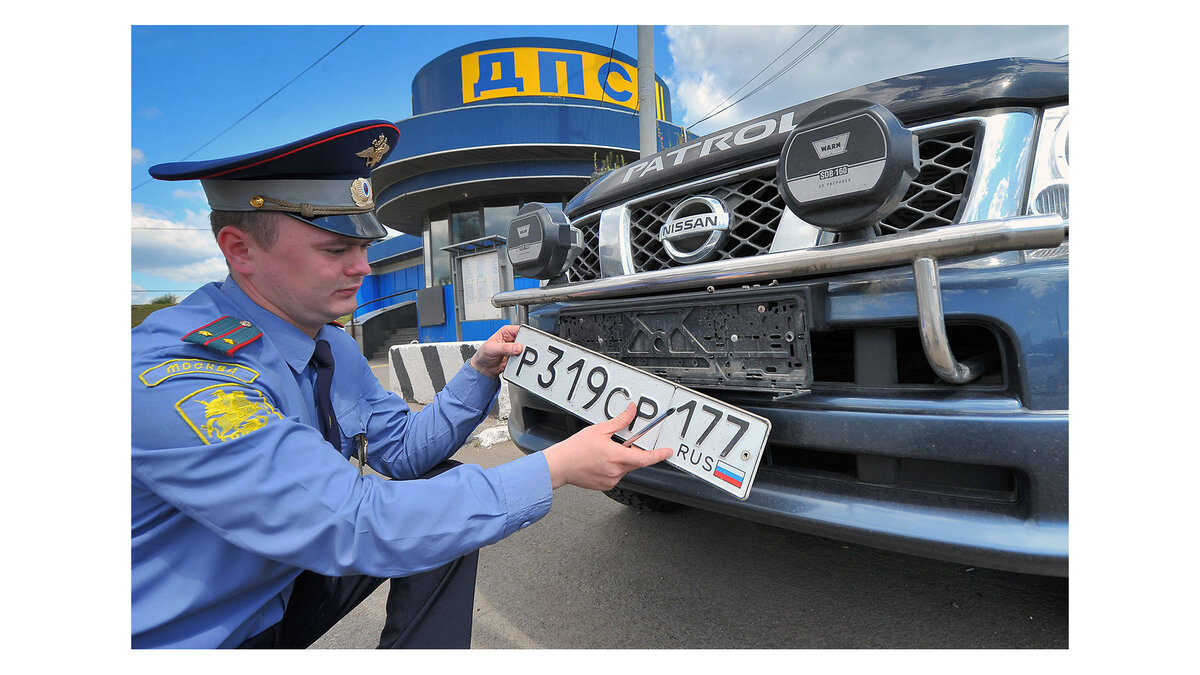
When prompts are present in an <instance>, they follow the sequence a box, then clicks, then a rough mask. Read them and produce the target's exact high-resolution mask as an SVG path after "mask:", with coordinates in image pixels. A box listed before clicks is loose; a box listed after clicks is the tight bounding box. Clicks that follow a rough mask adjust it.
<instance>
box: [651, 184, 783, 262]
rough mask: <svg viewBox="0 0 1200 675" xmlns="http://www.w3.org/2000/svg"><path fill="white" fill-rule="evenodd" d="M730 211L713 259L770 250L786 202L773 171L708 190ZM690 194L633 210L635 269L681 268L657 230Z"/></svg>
mask: <svg viewBox="0 0 1200 675" xmlns="http://www.w3.org/2000/svg"><path fill="white" fill-rule="evenodd" d="M707 194H708V195H709V196H712V197H716V198H717V199H719V200H721V203H722V204H724V205H725V209H726V210H727V211H729V214H730V217H729V236H728V237H726V238H725V242H724V244H722V245H721V248H720V249H718V253H717V256H716V257H714V258H713V259H714V260H724V259H727V258H748V257H750V256H755V255H758V254H760V253H766V252H768V251H770V250H771V242H772V240H774V239H775V229H776V227H777V226H778V224H779V219H780V217H782V216H783V210H784V209H786V208H787V205H786V204H784V203H783V197H781V196H779V190H778V189H777V188H776V187H775V176H774V174H768V175H765V176H756V177H754V178H750V179H744V180H741V181H740V182H737V183H733V184H730V185H721V186H718V187H715V188H713V189H711V190H709V191H708V193H707ZM689 196H690V195H680V196H678V197H675V198H672V199H667V200H663V201H660V202H658V203H655V204H651V205H647V206H636V207H634V208H633V209H631V211H630V214H629V215H630V226H629V229H630V232H629V234H630V237H629V238H630V243H631V246H632V250H631V251H630V253H632V255H633V265H634V268H635V269H637V270H638V271H641V272H648V271H651V270H658V269H663V268H664V267H678V266H679V265H681V264H682V263H679V262H676V261H675V260H674V259H672V258H671V256H669V255H667V252H666V250H665V249H663V247H662V243H661V242H659V240H658V230H659V228H660V227H662V225H663V223H665V222H667V217H668V216H669V215H670V214H671V210H672V209H674V208H675V206H676V205H677V204H679V202H681V201H683V200H684V199H687V198H688V197H689Z"/></svg>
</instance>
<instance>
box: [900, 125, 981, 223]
mask: <svg viewBox="0 0 1200 675" xmlns="http://www.w3.org/2000/svg"><path fill="white" fill-rule="evenodd" d="M918 151H919V152H920V155H921V172H920V173H919V174H917V177H916V178H915V179H913V182H912V184H911V185H909V186H908V192H906V193H905V195H904V201H903V202H901V203H900V206H898V207H896V210H895V211H892V212H891V213H890V214H889V215H888V216H887V217H885V218H884V219H883V220H882V221H880V223H879V225H880V231H881V234H891V233H896V232H907V231H909V230H920V229H925V228H929V227H940V226H942V225H950V224H952V223H954V222H955V221H956V220H957V218H958V212H959V209H960V208H961V207H962V204H963V195H964V194H966V191H967V184H968V183H969V182H970V181H969V178H970V174H969V171H970V169H971V160H972V158H973V157H974V156H975V134H974V133H973V132H969V131H967V132H961V133H958V134H953V135H950V136H940V137H936V138H922V139H921V141H920V146H919V150H918Z"/></svg>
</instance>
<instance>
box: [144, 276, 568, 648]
mask: <svg viewBox="0 0 1200 675" xmlns="http://www.w3.org/2000/svg"><path fill="white" fill-rule="evenodd" d="M223 316H232V317H235V318H237V319H241V320H246V321H249V322H251V323H252V324H253V325H254V326H256V327H257V328H259V329H260V330H261V331H262V336H261V337H260V338H259V339H257V340H255V341H254V342H251V343H249V344H246V345H245V346H243V347H241V348H239V349H238V350H237V351H236V352H235V353H233V354H232V355H229V356H226V355H222V354H220V353H218V352H215V351H212V350H210V349H208V348H206V347H203V346H199V345H195V344H191V343H189V342H184V341H182V340H181V338H182V337H183V336H184V335H187V334H188V333H190V332H191V331H193V330H194V329H196V328H199V327H201V326H204V325H205V324H207V323H209V322H211V321H214V320H215V319H219V318H221V317H223ZM317 339H324V340H327V341H328V342H329V343H330V346H331V347H332V350H333V356H334V361H335V363H336V366H335V371H334V378H333V387H332V399H333V405H334V408H335V411H336V415H337V420H338V424H339V425H340V426H341V430H342V435H343V438H342V448H341V454H340V455H339V453H338V452H337V451H335V450H334V449H333V448H332V447H331V446H330V444H329V443H328V442H327V441H326V440H325V439H324V438H323V437H322V435H321V432H320V431H319V428H320V427H319V423H318V421H317V414H316V406H315V403H314V397H313V382H314V378H315V375H314V372H313V368H312V367H311V366H309V359H310V358H311V356H312V352H313V348H314V345H315V342H314V341H313V339H312V338H310V337H308V336H307V335H305V334H304V333H302V332H301V331H299V330H298V329H296V328H295V327H293V326H291V325H290V324H288V323H287V322H285V321H283V320H282V319H280V318H279V317H277V316H275V315H273V314H271V313H270V312H267V311H266V310H264V309H262V308H261V307H259V306H258V305H256V304H255V303H254V302H253V301H252V300H250V299H249V298H248V297H247V296H246V294H245V293H244V292H243V291H242V290H241V289H240V288H239V287H238V286H237V284H236V283H234V282H233V280H232V279H226V280H225V281H224V282H222V283H213V284H208V285H206V286H204V287H203V288H201V289H200V290H198V291H196V292H195V293H193V294H192V295H191V296H189V297H188V298H187V299H186V300H184V301H183V302H182V303H180V304H179V305H177V306H175V307H172V308H166V309H162V310H159V311H157V312H155V313H154V314H152V315H151V316H150V317H149V318H147V320H146V321H145V322H143V323H142V325H141V326H139V327H138V328H137V329H135V330H134V331H133V384H132V387H133V396H132V410H133V439H132V441H133V453H132V460H131V468H132V481H131V489H132V519H131V547H132V562H133V571H132V598H131V602H132V645H133V647H135V648H138V647H234V646H237V645H239V644H240V643H242V642H243V641H245V640H246V639H247V638H249V637H251V636H253V635H255V634H257V633H259V632H260V631H262V630H264V629H266V628H267V627H269V626H271V625H273V624H274V623H276V622H278V621H279V619H280V618H281V617H282V615H283V610H284V607H285V605H286V604H287V599H288V598H289V596H290V594H291V587H292V583H293V582H294V581H295V579H296V577H297V576H298V575H299V574H300V572H301V571H302V570H305V569H308V570H313V571H315V572H318V573H320V574H325V575H331V576H343V575H350V574H367V575H372V576H378V577H398V576H405V575H409V574H413V573H415V572H420V571H423V570H427V569H432V568H435V567H438V566H441V565H443V564H445V563H447V562H449V561H451V560H453V559H454V558H457V557H459V556H462V555H464V554H466V553H469V552H471V551H473V550H475V549H478V548H480V547H482V546H485V545H487V544H491V543H494V542H496V541H499V540H500V539H503V538H504V537H506V536H508V535H510V534H512V533H513V532H515V531H516V530H518V529H520V528H522V527H524V526H526V525H528V524H530V523H532V522H534V521H536V520H538V519H539V518H541V517H542V516H544V515H545V514H546V512H547V511H548V510H549V508H550V502H551V497H552V490H551V484H550V473H549V469H548V468H547V466H546V462H545V459H544V458H543V457H542V456H541V455H540V454H534V455H528V456H525V457H521V458H520V459H517V460H515V461H512V462H509V463H506V464H503V465H501V466H497V467H494V468H490V469H484V468H482V467H479V466H477V465H470V464H464V465H462V466H459V467H457V468H455V469H453V470H451V471H448V472H445V473H443V474H441V475H439V476H437V477H435V478H432V479H428V480H405V479H413V478H416V477H418V476H420V475H422V474H423V473H425V472H426V471H428V470H429V469H431V468H432V467H434V466H436V465H437V464H438V463H440V462H441V461H442V460H444V459H446V458H447V457H449V456H450V455H451V454H453V453H454V452H455V451H456V450H457V449H458V448H459V447H461V445H462V444H463V442H464V441H465V440H466V439H467V437H468V435H469V434H470V432H471V431H472V430H474V428H475V427H476V426H477V425H478V424H479V422H480V421H482V419H483V417H484V416H485V415H486V414H487V411H488V409H489V408H490V407H491V405H492V402H493V400H494V399H495V396H496V392H497V390H498V388H499V384H498V382H497V381H495V380H493V379H491V378H488V377H486V376H484V375H481V374H479V373H478V372H476V371H475V370H474V369H473V368H472V367H471V366H470V365H469V364H466V365H464V366H463V368H462V370H460V371H459V373H458V374H457V375H456V376H455V377H454V378H453V379H452V380H451V381H450V382H449V383H447V384H446V386H445V388H444V389H443V390H442V391H441V392H440V393H439V394H438V395H437V397H436V399H435V400H434V402H433V403H431V404H429V405H428V406H426V407H425V408H423V409H422V410H421V411H419V412H417V413H413V412H411V411H410V410H409V408H408V406H407V405H406V404H405V403H404V401H403V400H402V399H401V398H400V397H399V396H397V395H396V394H395V393H393V392H389V391H387V390H385V389H383V388H382V387H380V386H379V383H378V381H377V380H376V378H375V377H374V375H373V374H372V373H371V371H370V366H369V365H368V363H367V361H366V359H364V358H363V357H362V355H361V354H360V353H359V352H358V347H357V345H356V343H355V341H354V339H353V338H351V337H350V336H349V335H347V334H346V333H345V331H343V330H341V329H339V328H336V327H334V326H325V327H323V328H322V329H321V332H320V334H318V336H317ZM358 434H365V435H366V437H367V439H368V442H369V445H368V463H369V464H370V466H371V467H372V468H374V469H375V470H376V471H378V472H380V473H382V474H384V475H386V476H390V477H392V478H396V479H400V480H391V481H389V480H384V479H380V478H379V477H378V476H359V471H358V468H357V467H356V466H354V465H353V464H352V463H350V462H349V461H347V459H348V458H349V457H350V456H351V454H352V453H353V452H354V450H355V441H354V437H355V436H356V435H358Z"/></svg>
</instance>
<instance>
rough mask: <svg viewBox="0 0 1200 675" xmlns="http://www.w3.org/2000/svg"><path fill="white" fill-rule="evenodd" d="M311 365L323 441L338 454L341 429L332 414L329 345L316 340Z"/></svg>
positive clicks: (331, 366) (330, 353)
mask: <svg viewBox="0 0 1200 675" xmlns="http://www.w3.org/2000/svg"><path fill="white" fill-rule="evenodd" d="M312 360H313V363H314V364H315V365H316V366H317V389H316V398H317V414H318V415H319V416H320V417H321V431H322V432H323V433H324V434H325V440H327V441H329V444H330V445H332V446H333V447H334V449H335V450H337V451H338V452H341V451H342V429H341V427H339V426H338V423H337V417H336V416H335V415H334V414H333V398H332V397H331V396H330V393H329V391H330V387H331V386H332V385H333V353H332V352H331V351H330V350H329V343H328V342H326V341H324V340H317V347H316V349H314V350H313V357H312Z"/></svg>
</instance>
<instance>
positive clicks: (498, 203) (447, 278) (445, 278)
mask: <svg viewBox="0 0 1200 675" xmlns="http://www.w3.org/2000/svg"><path fill="white" fill-rule="evenodd" d="M569 199H570V195H561V194H535V195H523V196H513V197H504V198H499V199H489V200H487V201H486V202H481V201H474V202H464V203H461V204H453V205H451V206H449V207H441V208H438V209H433V210H431V211H430V212H429V238H428V241H429V248H428V250H427V252H426V255H427V257H428V259H429V262H428V264H427V266H426V268H427V269H428V270H430V272H429V277H428V278H429V283H430V285H431V286H438V285H442V284H448V283H451V281H452V278H451V271H450V254H449V253H447V252H446V251H443V250H442V247H444V246H449V245H450V244H459V243H462V242H464V241H471V240H472V239H479V238H481V237H485V236H491V235H499V236H501V237H508V223H509V221H511V220H512V219H513V217H514V216H516V215H517V211H519V210H520V208H521V207H522V206H524V205H525V204H527V203H529V202H543V203H546V204H558V205H559V206H565V205H566V203H567V200H569Z"/></svg>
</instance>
